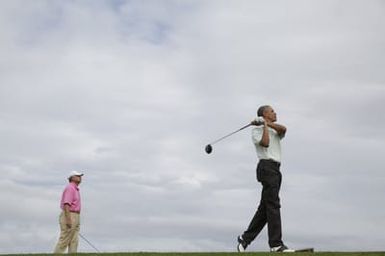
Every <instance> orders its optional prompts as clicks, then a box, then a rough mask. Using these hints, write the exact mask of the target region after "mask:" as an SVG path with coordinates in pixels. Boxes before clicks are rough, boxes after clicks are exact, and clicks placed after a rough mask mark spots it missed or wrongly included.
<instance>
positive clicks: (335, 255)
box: [1, 252, 385, 256]
mask: <svg viewBox="0 0 385 256" xmlns="http://www.w3.org/2000/svg"><path fill="white" fill-rule="evenodd" d="M276 254H278V255H279V253H269V252H248V253H242V255H244V256H272V255H276ZM1 255H2V256H6V255H9V256H19V255H20V256H22V255H28V256H48V255H53V254H1ZM62 255H66V254H62ZM77 255H80V256H87V255H90V256H97V255H103V256H239V255H240V254H239V253H235V252H211V253H210V252H206V253H205V252H202V253H152V252H136V253H79V254H77ZM285 255H287V254H285ZM288 255H289V256H364V255H369V256H385V252H315V253H303V252H302V253H289V254H288Z"/></svg>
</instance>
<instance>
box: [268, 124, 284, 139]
mask: <svg viewBox="0 0 385 256" xmlns="http://www.w3.org/2000/svg"><path fill="white" fill-rule="evenodd" d="M268 126H269V127H271V128H273V129H274V130H275V131H276V132H277V133H278V135H279V136H284V135H285V133H286V127H285V126H283V125H280V124H276V123H269V124H268Z"/></svg>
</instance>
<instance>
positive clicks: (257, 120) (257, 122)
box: [251, 117, 265, 126]
mask: <svg viewBox="0 0 385 256" xmlns="http://www.w3.org/2000/svg"><path fill="white" fill-rule="evenodd" d="M264 124H265V120H264V119H263V117H256V118H255V119H253V120H252V121H251V125H255V126H260V125H264Z"/></svg>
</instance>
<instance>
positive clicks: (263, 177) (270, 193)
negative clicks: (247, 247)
mask: <svg viewBox="0 0 385 256" xmlns="http://www.w3.org/2000/svg"><path fill="white" fill-rule="evenodd" d="M279 167H280V163H278V162H275V161H272V160H260V161H259V163H258V166H257V180H258V181H259V182H261V183H262V186H263V189H262V197H261V202H260V204H259V206H258V210H257V212H256V213H255V215H254V217H253V219H252V220H251V222H250V224H249V227H248V228H247V230H246V231H245V232H244V233H243V235H242V238H243V240H244V241H245V242H246V243H247V244H250V243H251V242H252V241H253V240H254V239H255V238H256V237H257V235H258V234H259V233H260V232H261V230H262V229H263V227H264V226H265V225H266V223H267V228H268V235H269V245H270V247H276V246H280V245H282V244H283V242H282V227H281V212H280V208H281V205H280V202H279V190H280V188H281V182H282V174H281V172H280V171H279Z"/></svg>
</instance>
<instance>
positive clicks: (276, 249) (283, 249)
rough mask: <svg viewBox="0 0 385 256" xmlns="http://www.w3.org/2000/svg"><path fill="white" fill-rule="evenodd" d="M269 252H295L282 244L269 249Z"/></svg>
mask: <svg viewBox="0 0 385 256" xmlns="http://www.w3.org/2000/svg"><path fill="white" fill-rule="evenodd" d="M270 252H295V250H293V249H290V248H289V247H287V246H286V245H284V244H283V245H280V246H277V247H272V248H270Z"/></svg>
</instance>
